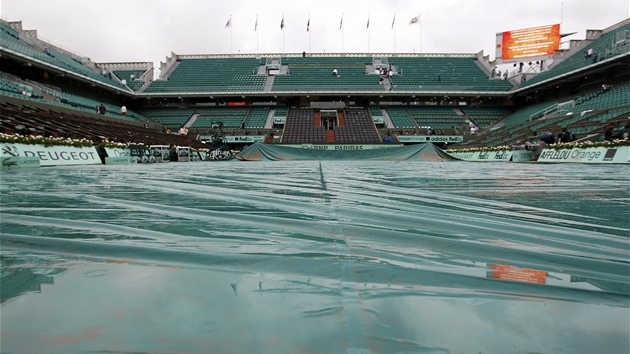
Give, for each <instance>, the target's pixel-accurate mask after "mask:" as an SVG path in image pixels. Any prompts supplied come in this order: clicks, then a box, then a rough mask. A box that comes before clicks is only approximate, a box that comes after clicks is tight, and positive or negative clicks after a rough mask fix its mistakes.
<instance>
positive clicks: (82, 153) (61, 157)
mask: <svg viewBox="0 0 630 354" xmlns="http://www.w3.org/2000/svg"><path fill="white" fill-rule="evenodd" d="M0 151H1V152H0V154H1V155H0V156H2V157H13V156H20V157H37V158H39V163H40V165H41V166H61V165H63V166H67V165H101V164H102V162H101V158H100V157H99V156H98V152H97V151H96V148H95V147H93V146H90V147H74V146H44V145H27V144H5V143H2V144H0Z"/></svg>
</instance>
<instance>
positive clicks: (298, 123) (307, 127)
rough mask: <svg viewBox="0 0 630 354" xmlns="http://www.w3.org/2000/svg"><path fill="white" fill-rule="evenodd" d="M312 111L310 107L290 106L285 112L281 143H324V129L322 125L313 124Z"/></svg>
mask: <svg viewBox="0 0 630 354" xmlns="http://www.w3.org/2000/svg"><path fill="white" fill-rule="evenodd" d="M313 116H314V111H313V110H312V109H304V108H302V109H299V108H292V109H290V110H289V112H288V114H287V122H286V124H285V125H284V132H283V134H282V143H289V144H302V143H310V144H315V143H316V144H325V143H326V130H325V129H324V127H322V126H315V123H314V118H313Z"/></svg>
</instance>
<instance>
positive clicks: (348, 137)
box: [333, 108, 381, 144]
mask: <svg viewBox="0 0 630 354" xmlns="http://www.w3.org/2000/svg"><path fill="white" fill-rule="evenodd" d="M343 120H344V126H336V127H334V128H333V130H334V132H335V142H336V143H345V144H370V143H379V142H380V141H381V140H380V137H379V135H378V132H377V131H376V128H375V127H374V122H373V121H372V119H371V117H370V114H369V112H368V110H366V109H364V108H352V109H344V110H343Z"/></svg>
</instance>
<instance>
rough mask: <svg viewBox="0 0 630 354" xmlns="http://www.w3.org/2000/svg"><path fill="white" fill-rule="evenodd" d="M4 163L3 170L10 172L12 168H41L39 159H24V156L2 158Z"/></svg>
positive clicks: (0, 159) (0, 158)
mask: <svg viewBox="0 0 630 354" xmlns="http://www.w3.org/2000/svg"><path fill="white" fill-rule="evenodd" d="M0 161H2V170H10V169H12V168H33V167H40V166H41V165H40V164H39V157H24V156H9V157H6V156H3V157H0Z"/></svg>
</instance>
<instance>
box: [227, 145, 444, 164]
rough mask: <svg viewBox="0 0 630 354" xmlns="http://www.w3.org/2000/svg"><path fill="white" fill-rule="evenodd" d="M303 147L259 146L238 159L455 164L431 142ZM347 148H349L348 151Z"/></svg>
mask: <svg viewBox="0 0 630 354" xmlns="http://www.w3.org/2000/svg"><path fill="white" fill-rule="evenodd" d="M308 146H309V145H307V147H305V148H299V147H295V146H283V145H279V144H263V143H256V144H254V145H252V146H250V147H249V148H247V149H246V150H244V151H243V152H241V153H240V154H238V155H237V156H236V158H237V159H239V160H243V161H278V160H317V161H329V160H380V161H406V160H414V161H431V162H435V161H452V160H456V159H455V158H453V157H452V156H450V155H448V154H446V153H445V152H444V151H442V150H440V149H439V148H437V147H436V146H435V145H433V144H431V143H423V144H415V145H407V146H396V147H385V148H381V149H366V150H363V149H361V147H362V145H347V146H342V145H338V146H337V149H334V148H331V150H323V149H317V148H310V147H308ZM344 147H345V148H347V149H344ZM353 148H354V149H353Z"/></svg>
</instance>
